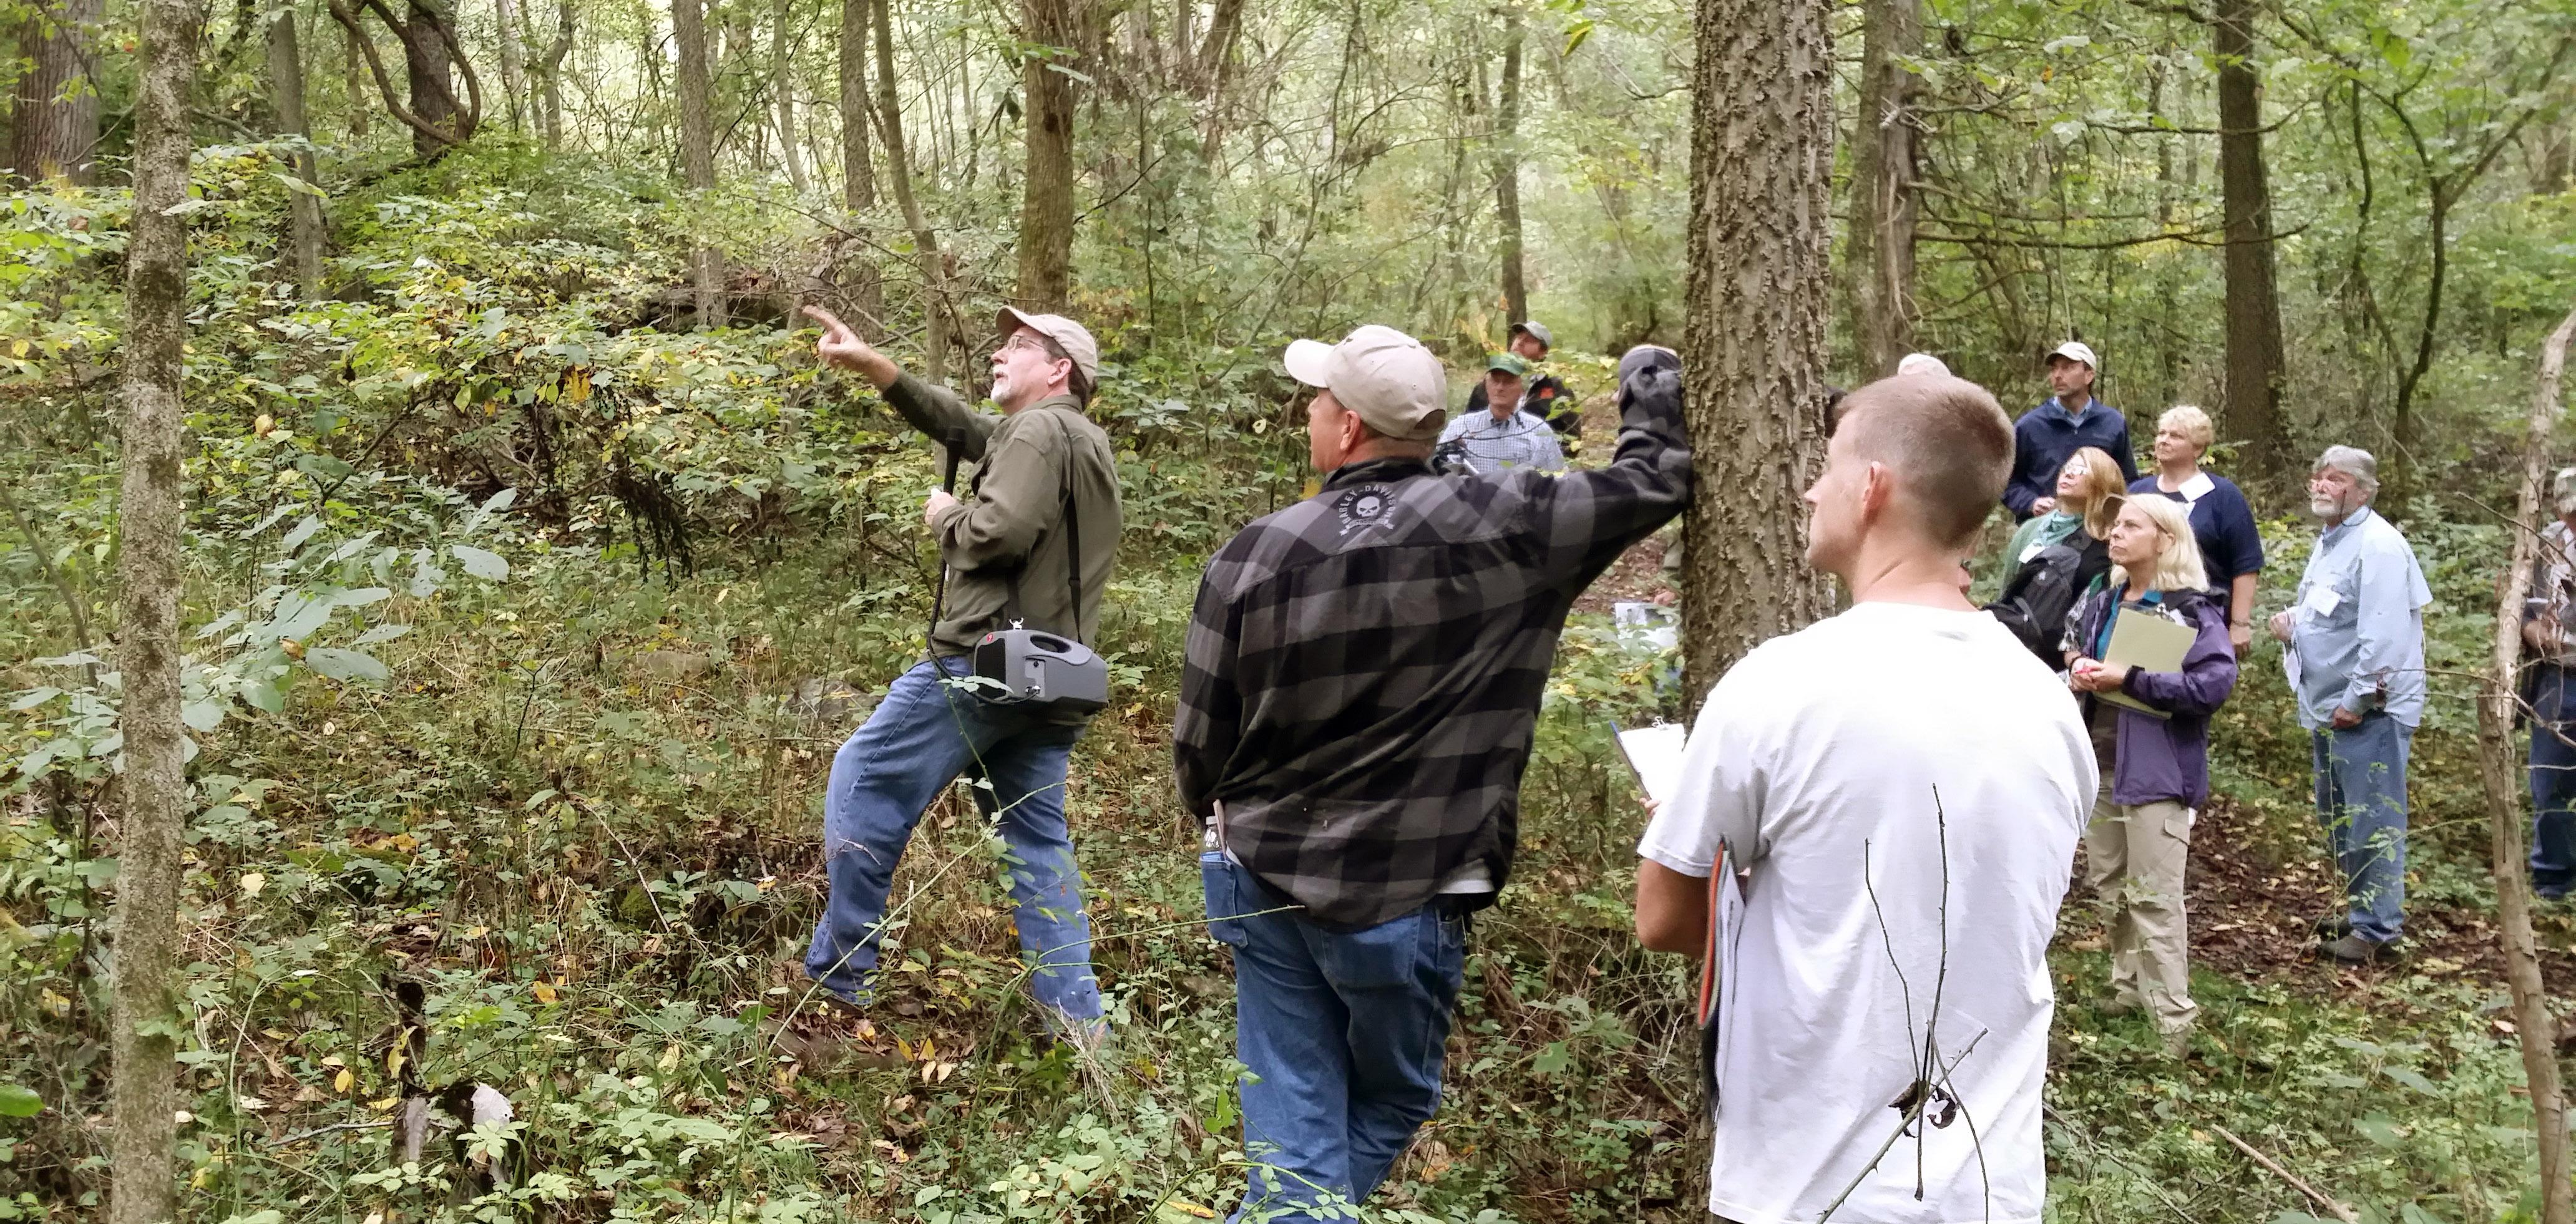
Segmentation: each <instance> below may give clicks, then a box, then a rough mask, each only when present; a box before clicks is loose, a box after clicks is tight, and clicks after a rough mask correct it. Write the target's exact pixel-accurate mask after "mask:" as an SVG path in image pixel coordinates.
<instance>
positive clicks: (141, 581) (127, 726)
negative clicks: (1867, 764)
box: [108, 0, 205, 1224]
mask: <svg viewBox="0 0 2576 1224" xmlns="http://www.w3.org/2000/svg"><path fill="white" fill-rule="evenodd" d="M204 11H205V10H204V9H203V8H202V7H200V5H199V4H198V3H197V2H196V0H143V4H142V14H141V16H142V31H141V46H140V49H139V56H138V58H139V61H140V64H139V67H140V73H139V76H138V78H137V82H136V95H135V103H134V130H135V140H134V220H133V222H132V224H131V228H130V229H129V230H128V231H127V238H126V247H125V310H126V326H125V336H124V361H125V365H124V370H123V373H122V375H121V377H120V378H119V380H118V381H119V387H118V389H119V391H120V393H121V394H122V396H123V398H124V400H125V430H124V437H123V449H122V454H121V455H120V461H121V463H122V466H123V468H124V473H123V477H122V490H123V492H122V497H121V500H120V501H119V503H118V507H117V578H118V583H119V585H120V586H121V587H122V590H123V593H122V596H121V609H120V618H119V622H118V625H117V634H116V637H117V648H116V664H117V671H118V673H119V674H120V676H121V677H122V680H123V690H124V692H123V705H122V709H121V711H120V715H119V719H118V729H119V730H120V731H121V732H123V734H124V737H125V772H124V774H123V776H122V777H121V778H120V779H119V781H118V790H119V793H120V795H121V796H122V797H123V799H124V808H125V814H124V819H123V820H122V821H121V822H119V825H118V831H119V836H120V838H121V841H122V844H121V845H120V847H119V848H118V852H117V862H118V872H117V883H116V947H115V963H114V970H113V971H114V974H115V987H114V1000H115V1001H114V1004H113V1012H114V1015H113V1021H112V1023H111V1024H110V1026H109V1036H108V1044H109V1051H110V1058H111V1060H112V1063H111V1065H112V1067H113V1084H112V1087H111V1092H110V1095H111V1098H112V1104H111V1107H110V1108H111V1115H112V1121H113V1134H112V1135H111V1136H110V1138H109V1140H108V1147H109V1156H110V1160H109V1162H108V1166H109V1168H110V1169H112V1170H113V1171H114V1172H113V1173H112V1174H111V1177H112V1182H111V1186H110V1191H111V1198H110V1202H109V1206H108V1219H109V1221H110V1222H111V1224H153V1222H156V1221H162V1220H168V1219H172V1218H174V1217H175V1215H176V1210H175V1209H176V1192H177V1188H178V1180H177V1177H176V1171H175V1170H174V1169H173V1168H172V1161H171V1154H172V1149H173V1147H174V1146H175V1142H176V1139H177V1132H178V1123H177V1121H176V1117H175V1114H176V1109H177V1104H178V1077H177V1055H178V1040H177V1038H178V1036H179V1034H180V1033H182V1032H184V1031H185V1030H184V1028H183V1027H182V1025H183V1023H184V1022H183V1021H182V1020H181V1019H180V1018H179V1015H178V1009H177V996H176V994H175V993H174V992H173V990H172V989H171V978H172V972H173V969H174V967H175V964H176V961H177V959H178V953H179V842H180V833H181V832H182V830H183V829H184V827H185V825H186V821H187V776H186V772H185V770H186V752H187V741H186V740H185V738H184V736H185V732H184V731H183V730H182V728H181V726H180V722H179V703H180V674H179V667H180V643H179V588H180V584H181V579H182V577H183V575H182V573H181V571H180V567H179V548H180V544H181V542H182V541H181V537H182V535H183V534H184V533H185V528H186V521H185V518H184V516H183V503H182V501H181V494H182V489H181V485H182V483H183V473H182V471H181V450H182V445H181V444H182V442H183V441H184V430H185V424H184V421H185V418H184V416H183V415H182V406H181V403H180V359H181V352H182V349H183V347H184V344H185V342H186V339H187V323H186V308H187V300H188V222H187V218H186V217H185V216H173V215H172V210H173V209H175V208H177V207H178V206H179V203H180V202H181V201H182V200H184V199H185V198H186V197H187V193H188V154H189V149H190V144H189V137H188V115H189V105H188V101H189V94H190V92H191V91H192V89H193V87H194V85H195V81H196V51H197V38H198V34H199V23H200V22H202V21H203V20H204V17H203V14H204Z"/></svg>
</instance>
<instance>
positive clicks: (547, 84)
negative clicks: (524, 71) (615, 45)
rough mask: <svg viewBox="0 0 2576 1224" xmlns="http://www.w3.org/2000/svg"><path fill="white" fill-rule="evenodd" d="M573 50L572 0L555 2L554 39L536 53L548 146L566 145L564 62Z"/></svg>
mask: <svg viewBox="0 0 2576 1224" xmlns="http://www.w3.org/2000/svg"><path fill="white" fill-rule="evenodd" d="M570 54H572V0H560V3H558V4H556V5H555V40H554V42H553V43H551V44H548V45H547V47H546V53H545V54H544V55H542V56H539V57H537V64H536V72H537V81H538V86H537V88H538V90H539V91H540V92H541V93H542V94H543V95H544V102H545V110H544V113H545V124H546V148H547V149H549V150H552V149H559V148H562V147H563V62H564V57H565V56H567V55H570Z"/></svg>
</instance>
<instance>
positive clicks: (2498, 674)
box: [2478, 313, 2576, 1224]
mask: <svg viewBox="0 0 2576 1224" xmlns="http://www.w3.org/2000/svg"><path fill="white" fill-rule="evenodd" d="M2571 337H2576V313H2570V314H2569V315H2568V316H2567V318H2566V321H2564V322H2562V323H2560V324H2559V325H2558V330H2557V331H2554V332H2552V333H2550V336H2549V339H2548V341H2547V342H2546V343H2545V344H2544V345H2543V346H2542V347H2541V356H2540V385H2539V386H2538V387H2537V388H2535V389H2534V390H2533V392H2532V396H2531V422H2530V430H2529V433H2528V435H2527V440H2526V441H2525V443H2524V446H2523V455H2522V494H2521V497H2520V498H2519V499H2518V500H2517V501H2516V503H2515V509H2514V525H2515V531H2514V532H2513V562H2512V564H2511V565H2508V566H2507V567H2506V568H2505V572H2504V590H2503V591H2502V593H2501V595H2500V597H2499V598H2498V600H2497V603H2496V626H2495V656H2494V661H2493V668H2494V670H2493V671H2492V672H2491V673H2490V674H2489V675H2488V677H2487V683H2486V689H2485V691H2484V692H2483V693H2481V694H2479V697H2478V765H2479V770H2478V773H2479V779H2480V781H2482V782H2483V783H2484V784H2485V787H2486V799H2487V833H2488V837H2487V842H2488V851H2489V856H2490V857H2489V862H2488V867H2489V869H2490V870H2491V871H2492V872H2493V874H2494V876H2495V890H2496V917H2497V922H2498V925H2500V926H2501V927H2503V935H2504V963H2505V984H2506V986H2507V988H2508V990H2509V991H2510V994H2511V997H2512V999H2513V1019H2514V1028H2515V1030H2516V1036H2518V1037H2519V1038H2520V1039H2521V1043H2522V1073H2523V1080H2524V1084H2525V1086H2526V1087H2527V1088H2528V1089H2529V1090H2530V1092H2531V1112H2532V1129H2533V1130H2534V1131H2536V1132H2537V1133H2538V1135H2539V1138H2540V1219H2541V1221H2542V1224H2569V1219H2570V1206H2571V1204H2570V1198H2569V1190H2570V1183H2569V1181H2568V1168H2567V1102H2566V1099H2565V1097H2564V1096H2563V1095H2562V1094H2561V1090H2560V1085H2559V1079H2558V1055H2557V1049H2556V1046H2557V1038H2558V1022H2557V1021H2556V1020H2555V1019H2553V1018H2552V1017H2551V1016H2550V1014H2549V996H2548V993H2547V992H2546V990H2545V989H2544V987H2543V984H2542V982H2541V978H2540V953H2539V950H2538V948H2537V945H2536V943H2535V941H2534V940H2533V937H2532V931H2531V894H2530V893H2529V891H2528V890H2527V886H2526V883H2525V874H2524V873H2525V872H2527V871H2529V870H2530V860H2529V859H2528V858H2526V857H2525V851H2524V846H2523V841H2522V830H2523V822H2524V818H2523V814H2522V802H2523V788H2522V779H2521V777H2520V776H2519V771H2518V770H2516V769H2515V768H2514V753H2513V725H2514V715H2515V713H2516V708H2515V707H2516V704H2517V702H2518V700H2519V698H2518V697H2517V696H2516V693H2517V690H2518V689H2519V687H2520V686H2519V685H2517V684H2516V683H2515V680H2516V677H2517V672H2518V670H2519V667H2520V664H2521V660H2522V601H2523V598H2524V596H2525V595H2526V594H2527V593H2528V592H2529V588H2530V583H2531V567H2532V560H2533V557H2534V556H2535V555H2536V554H2537V552H2538V540H2539V527H2540V523H2541V521H2542V520H2541V517H2540V494H2541V489H2542V487H2543V486H2542V484H2541V481H2542V479H2543V477H2544V475H2545V474H2546V473H2547V471H2548V467H2549V455H2550V444H2549V439H2550V435H2551V433H2552V432H2553V430H2554V428H2555V426H2556V425H2557V422H2558V405H2559V379H2560V376H2561V375H2562V374H2563V373H2564V372H2565V370H2566V368H2567V344H2568V341H2569V339H2570V338H2571ZM2531 733H2532V734H2533V735H2534V736H2540V735H2548V734H2552V732H2551V731H2550V729H2549V727H2548V725H2547V724H2546V723H2543V722H2540V721H2539V720H2537V719H2535V720H2534V721H2533V722H2532V725H2531Z"/></svg>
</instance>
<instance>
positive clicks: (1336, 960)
mask: <svg viewBox="0 0 2576 1224" xmlns="http://www.w3.org/2000/svg"><path fill="white" fill-rule="evenodd" d="M1448 925H1449V921H1448V919H1447V918H1446V917H1444V916H1443V915H1442V914H1441V912H1440V910H1439V907H1437V906H1424V907H1423V908H1421V909H1418V910H1415V911H1413V912H1412V913H1410V914H1406V915H1404V916H1402V917H1400V918H1390V919H1388V920H1386V921H1384V922H1381V923H1379V924H1377V925H1376V926H1373V927H1362V928H1361V929H1359V930H1356V931H1350V932H1337V933H1335V934H1333V935H1331V936H1328V937H1327V938H1325V939H1324V940H1322V941H1321V946H1319V947H1317V948H1316V950H1315V961H1316V963H1317V966H1318V967H1319V968H1321V969H1322V970H1323V971H1324V978H1325V980H1326V981H1329V982H1331V983H1332V984H1333V985H1335V986H1338V987H1343V988H1346V989H1362V990H1366V989H1377V988H1384V987H1389V986H1405V985H1411V984H1413V983H1414V982H1416V981H1417V980H1418V979H1419V978H1420V976H1421V973H1422V971H1423V969H1424V967H1426V966H1427V965H1430V964H1433V963H1436V958H1437V957H1438V956H1439V955H1440V953H1441V948H1442V946H1443V944H1444V943H1445V942H1446V941H1447V939H1448V938H1449V935H1448V932H1447V931H1446V930H1445V929H1444V928H1446V927H1447V926H1448Z"/></svg>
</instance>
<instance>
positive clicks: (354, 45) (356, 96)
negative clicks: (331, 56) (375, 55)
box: [340, 25, 367, 143]
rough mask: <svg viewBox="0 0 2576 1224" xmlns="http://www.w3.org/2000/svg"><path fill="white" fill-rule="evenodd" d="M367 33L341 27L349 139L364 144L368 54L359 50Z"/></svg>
mask: <svg viewBox="0 0 2576 1224" xmlns="http://www.w3.org/2000/svg"><path fill="white" fill-rule="evenodd" d="M366 36H367V35H366V32H365V31H364V30H361V29H360V28H358V27H357V26H354V25H344V26H342V27H340V54H341V57H342V60H343V62H342V64H341V67H342V68H343V69H344V70H345V71H346V75H347V78H348V79H347V81H346V82H345V83H344V86H343V87H344V88H346V89H347V90H348V94H349V139H351V140H353V141H358V142H361V143H363V142H364V141H365V140H366V139H367V104H366V103H365V102H364V101H363V100H362V99H364V98H365V97H366V96H367V53H366V52H364V51H361V50H359V49H358V42H359V40H361V39H364V38H365V37H366Z"/></svg>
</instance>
